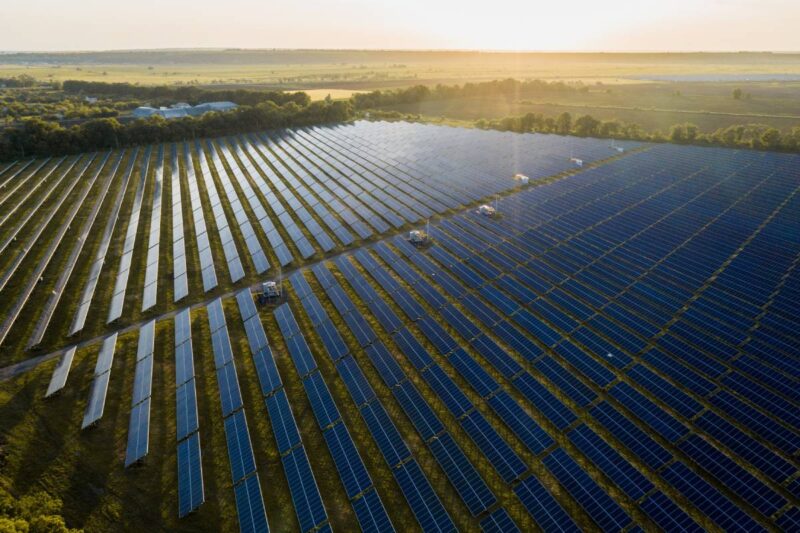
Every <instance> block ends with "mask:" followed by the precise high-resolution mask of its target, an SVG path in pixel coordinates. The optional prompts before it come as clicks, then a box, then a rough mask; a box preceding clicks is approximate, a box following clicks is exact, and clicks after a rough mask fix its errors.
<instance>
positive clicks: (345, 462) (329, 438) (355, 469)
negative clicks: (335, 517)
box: [323, 423, 372, 499]
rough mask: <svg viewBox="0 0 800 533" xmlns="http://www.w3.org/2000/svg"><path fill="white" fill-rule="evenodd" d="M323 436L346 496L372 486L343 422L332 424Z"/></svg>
mask: <svg viewBox="0 0 800 533" xmlns="http://www.w3.org/2000/svg"><path fill="white" fill-rule="evenodd" d="M323 436H324V437H325V442H327V443H328V449H329V450H330V452H331V456H332V457H333V462H334V463H335V464H336V469H337V470H338V472H339V477H340V478H341V480H342V485H344V489H345V492H346V493H347V497H348V498H351V499H352V498H355V497H356V496H357V495H358V494H360V493H361V492H363V491H365V490H367V489H368V488H369V487H370V486H372V480H371V479H370V477H369V474H368V473H367V469H366V468H365V467H364V463H363V461H362V460H361V457H360V456H359V454H358V450H357V449H356V446H355V444H354V443H353V439H352V438H351V437H350V433H348V431H347V428H346V427H345V425H344V423H339V424H336V425H334V426H333V427H331V428H330V429H328V430H326V431H325V433H324V434H323Z"/></svg>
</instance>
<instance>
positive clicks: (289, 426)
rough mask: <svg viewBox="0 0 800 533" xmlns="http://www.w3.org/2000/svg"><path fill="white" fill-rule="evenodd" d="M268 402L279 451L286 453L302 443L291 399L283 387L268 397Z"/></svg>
mask: <svg viewBox="0 0 800 533" xmlns="http://www.w3.org/2000/svg"><path fill="white" fill-rule="evenodd" d="M266 402H267V411H268V412H269V420H270V424H272V433H273V434H274V435H275V442H276V444H277V446H278V453H280V454H284V453H286V452H287V451H289V450H290V449H292V448H293V447H295V446H297V445H298V444H300V432H299V431H298V430H297V424H296V423H295V421H294V416H293V415H292V409H291V407H289V400H288V399H287V398H286V392H285V391H284V390H283V389H281V390H279V391H278V392H276V393H275V394H273V395H272V396H269V397H267V400H266Z"/></svg>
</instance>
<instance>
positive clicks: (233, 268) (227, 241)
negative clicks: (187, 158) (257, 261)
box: [195, 141, 244, 283]
mask: <svg viewBox="0 0 800 533" xmlns="http://www.w3.org/2000/svg"><path fill="white" fill-rule="evenodd" d="M195 150H196V151H197V160H198V161H199V162H200V175H201V176H202V178H203V183H204V185H205V188H206V194H208V203H209V205H210V206H211V212H212V213H213V215H214V222H215V225H216V226H217V234H218V235H219V242H220V245H221V246H222V253H223V254H224V255H225V261H226V263H227V264H228V274H229V275H230V278H231V283H236V282H237V281H239V280H240V279H242V278H243V277H244V267H243V266H242V261H241V259H240V258H239V251H238V250H237V248H236V241H235V240H234V239H233V232H231V228H230V226H228V217H227V215H226V214H225V209H224V208H223V207H222V199H221V198H220V196H219V192H217V185H216V183H215V182H214V176H213V175H212V174H211V168H210V167H209V165H208V160H207V155H210V158H211V164H212V165H213V169H214V172H215V173H217V175H219V171H218V170H217V169H218V167H217V164H216V162H215V158H217V154H216V152H214V151H212V150H211V149H210V147H209V150H208V152H206V151H204V150H203V149H202V147H201V144H200V141H195ZM201 261H202V260H201Z"/></svg>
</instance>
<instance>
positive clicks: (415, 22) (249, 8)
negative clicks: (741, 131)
mask: <svg viewBox="0 0 800 533" xmlns="http://www.w3.org/2000/svg"><path fill="white" fill-rule="evenodd" d="M2 3H3V7H2V12H3V13H2V19H3V23H2V29H1V30H0V50H4V51H15V50H26V51H50V50H115V49H144V48H228V47H236V48H335V49H343V48H344V49H458V50H463V49H469V50H536V51H538V50H541V51H564V50H574V51H687V50H689V51H741V50H772V51H800V31H798V25H800V1H797V0H669V1H666V2H665V1H663V0H657V1H654V0H614V1H605V2H604V1H599V0H551V1H547V2H542V1H538V0H490V1H488V2H487V1H479V0H343V1H331V0H328V1H326V0H301V1H292V0H283V1H281V2H275V1H273V0H225V1H223V0H137V1H135V2H131V1H122V0H69V1H65V0H2Z"/></svg>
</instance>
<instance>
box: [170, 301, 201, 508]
mask: <svg viewBox="0 0 800 533" xmlns="http://www.w3.org/2000/svg"><path fill="white" fill-rule="evenodd" d="M174 325H175V418H176V420H175V425H176V440H177V442H178V445H177V453H178V517H179V518H183V517H184V516H186V515H188V514H190V513H192V512H194V511H196V510H197V509H198V508H199V507H200V506H201V505H202V504H203V502H204V501H205V489H204V486H203V465H202V461H201V451H200V433H199V432H198V430H199V429H200V425H199V418H198V416H197V392H196V387H195V373H194V354H193V350H192V322H191V314H190V311H189V309H188V308H186V309H184V310H183V311H181V312H179V313H178V314H177V315H175V320H174Z"/></svg>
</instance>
